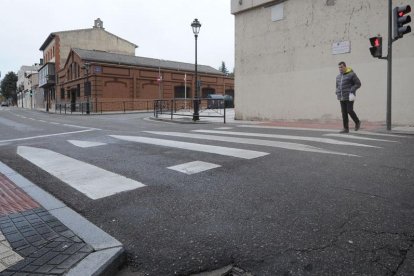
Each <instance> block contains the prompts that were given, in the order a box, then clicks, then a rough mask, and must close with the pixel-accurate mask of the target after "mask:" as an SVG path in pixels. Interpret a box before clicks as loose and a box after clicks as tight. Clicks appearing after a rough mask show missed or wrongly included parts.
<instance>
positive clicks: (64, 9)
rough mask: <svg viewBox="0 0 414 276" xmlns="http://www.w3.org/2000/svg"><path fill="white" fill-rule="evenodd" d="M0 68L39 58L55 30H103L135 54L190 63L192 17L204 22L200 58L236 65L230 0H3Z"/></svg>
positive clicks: (208, 62)
mask: <svg viewBox="0 0 414 276" xmlns="http://www.w3.org/2000/svg"><path fill="white" fill-rule="evenodd" d="M0 10H1V14H0V38H1V40H0V71H1V78H3V77H4V76H5V75H6V74H7V72H9V71H14V72H17V71H18V70H19V68H20V66H22V65H33V64H34V63H38V62H39V59H40V58H41V57H42V53H41V52H40V51H39V48H40V46H41V45H42V44H43V42H44V41H45V40H46V38H47V37H48V35H49V34H50V33H52V32H56V31H65V30H75V29H86V28H91V27H92V26H93V24H94V20H95V19H96V18H98V17H99V18H100V19H101V20H102V21H103V25H104V28H105V30H107V31H108V32H110V33H113V34H115V35H117V36H119V37H121V38H124V39H126V40H128V41H130V42H132V43H134V44H136V45H138V48H137V49H136V50H135V55H137V56H143V57H150V58H160V59H165V60H173V61H182V62H189V63H194V55H195V53H194V47H195V46H194V35H193V32H192V29H191V26H190V25H191V22H192V21H193V20H194V18H198V19H199V21H200V23H201V24H202V26H201V30H200V34H199V37H198V63H199V64H203V65H210V66H212V67H214V68H216V69H218V67H219V66H220V65H221V61H224V62H225V63H226V66H227V68H228V69H229V70H230V71H233V68H234V17H233V15H232V14H230V0H174V1H171V0H116V1H115V0H71V1H62V0H36V1H32V0H1V1H0Z"/></svg>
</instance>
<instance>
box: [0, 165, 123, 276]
mask: <svg viewBox="0 0 414 276" xmlns="http://www.w3.org/2000/svg"><path fill="white" fill-rule="evenodd" d="M0 230H1V235H0V274H1V275H33V274H35V275H63V274H65V275H73V276H78V275H101V274H107V275H111V274H114V272H115V271H116V270H117V269H118V267H119V266H120V265H121V264H122V262H123V261H124V259H125V256H124V254H125V253H124V248H123V246H122V244H121V243H120V242H119V241H117V240H116V239H114V238H113V237H111V236H109V235H108V234H106V233H105V232H103V231H102V230H101V229H100V228H98V227H97V226H95V225H93V224H92V223H90V222H89V221H87V220H86V219H85V218H83V217H82V216H81V215H79V214H77V213H76V212H74V211H73V210H72V209H70V208H69V207H67V206H66V205H65V204H64V203H62V202H61V201H59V200H57V199H56V198H55V197H53V196H52V195H50V194H48V193H47V192H45V191H44V190H42V189H40V188H39V187H38V186H36V185H35V184H33V183H32V182H30V181H28V180H27V179H26V178H24V177H23V176H21V175H19V174H18V173H17V172H15V171H13V170H12V169H10V168H9V167H8V166H6V165H5V164H3V163H1V162H0Z"/></svg>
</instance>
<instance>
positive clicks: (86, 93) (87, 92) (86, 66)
mask: <svg viewBox="0 0 414 276" xmlns="http://www.w3.org/2000/svg"><path fill="white" fill-rule="evenodd" d="M89 67H90V63H89V62H85V63H84V64H83V66H82V69H85V72H86V79H85V86H84V90H83V91H84V92H83V94H84V96H86V114H90V112H91V111H90V107H89V104H90V102H89V98H90V96H91V85H90V83H89Z"/></svg>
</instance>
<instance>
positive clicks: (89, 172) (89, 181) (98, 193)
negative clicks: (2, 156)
mask: <svg viewBox="0 0 414 276" xmlns="http://www.w3.org/2000/svg"><path fill="white" fill-rule="evenodd" d="M17 154H18V155H20V156H21V157H23V158H25V159H26V160H28V161H30V162H31V163H33V164H34V165H36V166H38V167H39V168H41V169H43V170H44V171H46V172H48V173H50V174H51V175H53V176H55V177H57V178H59V179H61V180H62V181H63V182H65V183H67V184H69V185H70V186H72V187H73V188H75V189H77V190H78V191H80V192H81V193H83V194H85V195H86V196H88V197H90V198H91V199H99V198H103V197H107V196H110V195H114V194H117V193H120V192H124V191H129V190H133V189H137V188H141V187H144V186H145V185H144V184H142V183H141V182H138V181H135V180H132V179H129V178H126V177H125V176H122V175H119V174H116V173H112V172H109V171H107V170H104V169H101V168H99V167H96V166H94V165H91V164H88V163H85V162H82V161H79V160H76V159H73V158H71V157H68V156H65V155H63V154H60V153H57V152H54V151H51V150H48V149H41V148H34V147H26V146H19V147H18V148H17Z"/></svg>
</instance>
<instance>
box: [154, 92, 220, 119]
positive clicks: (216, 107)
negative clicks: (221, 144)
mask: <svg viewBox="0 0 414 276" xmlns="http://www.w3.org/2000/svg"><path fill="white" fill-rule="evenodd" d="M196 101H199V115H198V117H200V118H201V117H205V118H214V117H218V118H223V121H224V123H226V108H227V106H226V105H227V104H226V102H225V101H224V100H223V99H205V98H203V99H169V100H154V107H153V109H154V117H155V118H159V117H160V115H169V117H170V119H171V120H173V119H174V116H176V117H177V116H179V117H181V116H183V117H193V113H194V105H195V102H196Z"/></svg>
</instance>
